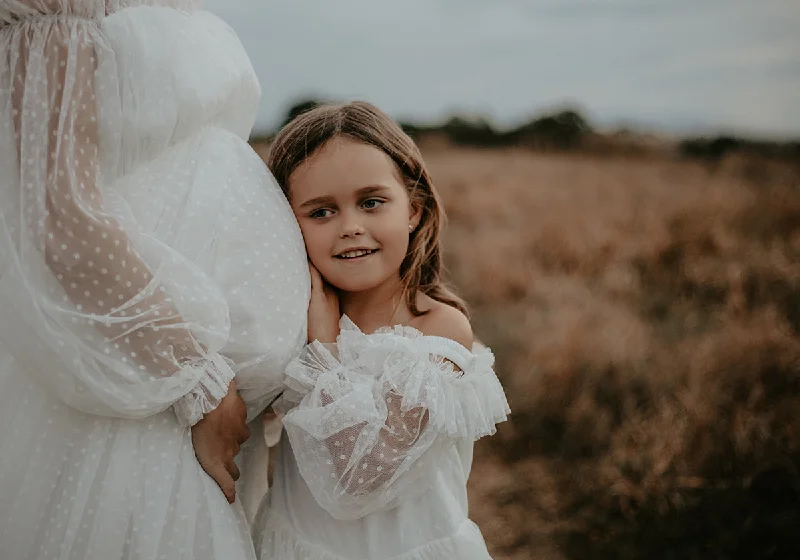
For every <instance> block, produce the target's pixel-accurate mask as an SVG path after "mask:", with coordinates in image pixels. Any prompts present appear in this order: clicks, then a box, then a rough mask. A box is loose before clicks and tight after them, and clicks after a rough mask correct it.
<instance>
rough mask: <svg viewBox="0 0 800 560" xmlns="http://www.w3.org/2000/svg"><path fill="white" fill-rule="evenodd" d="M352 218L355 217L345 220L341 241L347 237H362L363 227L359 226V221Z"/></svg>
mask: <svg viewBox="0 0 800 560" xmlns="http://www.w3.org/2000/svg"><path fill="white" fill-rule="evenodd" d="M354 218H355V216H353V217H352V218H349V219H345V221H344V224H343V226H342V232H341V235H342V238H343V239H346V238H348V237H356V236H359V235H364V226H362V225H361V223H360V222H359V220H357V219H354Z"/></svg>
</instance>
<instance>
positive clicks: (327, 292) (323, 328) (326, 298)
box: [308, 263, 342, 343]
mask: <svg viewBox="0 0 800 560" xmlns="http://www.w3.org/2000/svg"><path fill="white" fill-rule="evenodd" d="M308 268H309V271H310V272H311V301H310V302H309V304H308V341H309V342H313V341H314V340H318V341H320V342H323V343H327V342H336V337H337V336H339V319H341V316H342V315H341V312H340V311H339V295H338V294H337V293H336V289H335V288H334V287H333V286H331V285H330V284H328V283H327V282H326V281H325V280H324V279H323V278H322V275H321V274H320V273H319V270H317V269H316V267H315V266H314V265H313V264H311V263H308Z"/></svg>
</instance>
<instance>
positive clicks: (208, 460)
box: [192, 380, 250, 504]
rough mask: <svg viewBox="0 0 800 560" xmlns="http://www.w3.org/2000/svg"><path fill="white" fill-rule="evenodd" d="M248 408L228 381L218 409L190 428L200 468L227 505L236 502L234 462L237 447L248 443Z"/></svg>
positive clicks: (237, 473)
mask: <svg viewBox="0 0 800 560" xmlns="http://www.w3.org/2000/svg"><path fill="white" fill-rule="evenodd" d="M249 436H250V429H249V428H248V427H247V406H246V405H245V403H244V400H242V397H240V396H239V393H238V392H236V381H235V380H233V381H231V384H230V385H229V386H228V394H227V395H225V397H224V398H223V399H222V401H221V402H220V403H219V406H218V407H217V408H215V409H214V410H212V411H211V412H209V413H208V414H206V415H205V416H204V417H203V419H202V420H200V421H199V422H198V423H197V424H195V425H194V426H192V444H193V445H194V453H195V455H196V456H197V461H198V462H199V463H200V466H201V467H202V468H203V470H204V471H206V472H207V473H208V474H209V475H210V476H211V478H213V479H214V481H215V482H216V483H217V484H218V485H219V487H220V489H221V490H222V492H223V493H224V494H225V497H226V498H227V499H228V502H229V503H231V504H232V503H233V502H234V500H235V499H236V481H237V480H238V479H239V468H238V467H237V466H236V463H234V462H233V459H234V457H236V455H237V454H238V453H239V446H240V445H241V444H243V443H244V442H245V441H247V438H248V437H249Z"/></svg>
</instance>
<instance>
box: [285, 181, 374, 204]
mask: <svg viewBox="0 0 800 560" xmlns="http://www.w3.org/2000/svg"><path fill="white" fill-rule="evenodd" d="M388 190H390V189H389V187H387V186H384V185H367V186H366V187H361V188H360V189H358V190H357V191H356V194H357V195H358V196H367V195H370V194H375V193H378V192H383V191H388ZM333 202H334V198H333V197H332V196H318V197H316V198H311V199H309V200H306V201H305V202H303V203H302V204H300V205H299V206H298V208H306V207H308V206H316V205H318V204H331V203H333Z"/></svg>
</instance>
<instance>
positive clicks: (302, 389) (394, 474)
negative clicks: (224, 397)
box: [279, 319, 509, 519]
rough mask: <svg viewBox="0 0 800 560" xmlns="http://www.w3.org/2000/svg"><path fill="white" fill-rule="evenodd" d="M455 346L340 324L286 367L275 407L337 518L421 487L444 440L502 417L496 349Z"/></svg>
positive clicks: (318, 493) (475, 432)
mask: <svg viewBox="0 0 800 560" xmlns="http://www.w3.org/2000/svg"><path fill="white" fill-rule="evenodd" d="M343 321H344V319H343ZM457 347H458V348H460V346H459V345H458V344H457V343H455V342H452V341H449V340H446V339H440V338H436V337H425V336H422V335H421V334H420V333H419V332H418V331H414V330H413V329H408V328H406V329H399V330H394V331H391V332H383V333H379V334H374V335H364V334H363V333H361V332H360V331H358V330H357V328H355V326H354V325H352V324H347V323H343V324H342V333H341V335H340V336H339V339H338V340H337V343H336V345H333V346H325V345H322V344H319V343H318V342H314V343H312V344H310V345H308V346H307V347H306V349H305V350H304V352H303V353H302V355H301V356H299V357H298V358H297V359H296V360H294V361H293V362H292V363H291V364H290V366H289V368H288V369H287V382H286V384H287V389H286V391H285V393H284V396H283V397H282V400H281V403H280V405H279V409H282V410H286V415H285V417H284V420H283V422H284V426H285V428H286V433H287V436H288V437H289V441H290V443H291V446H292V450H293V452H294V454H295V456H296V459H297V464H298V468H299V470H300V473H301V475H302V476H303V478H304V480H305V481H306V483H307V484H308V486H309V488H310V490H311V492H312V494H313V495H314V497H315V499H316V500H317V502H319V504H320V505H321V506H322V507H323V508H325V509H326V510H327V511H328V512H329V513H330V514H331V515H333V516H334V517H335V518H337V519H355V518H359V517H363V516H364V515H367V514H369V513H372V512H375V511H380V510H383V509H388V508H391V507H393V506H394V505H395V504H396V503H397V502H398V501H399V500H406V499H409V498H410V497H411V496H413V495H414V494H415V493H416V492H419V491H423V490H424V488H425V485H424V484H418V483H419V482H420V480H421V479H424V478H425V477H429V476H430V475H431V474H432V473H433V472H434V471H435V465H436V461H437V456H438V454H440V453H441V452H442V451H443V450H444V449H446V447H447V446H448V445H451V444H452V443H453V442H455V441H456V440H458V439H462V438H469V439H471V440H474V439H478V438H480V437H482V436H484V435H488V434H491V433H494V431H495V424H496V423H497V422H500V421H502V420H505V418H506V415H507V414H508V412H509V409H508V403H507V401H506V398H505V394H504V393H503V389H502V387H501V386H500V383H499V381H498V380H497V377H496V376H495V374H494V372H493V370H492V364H493V360H494V358H493V356H492V354H491V352H490V351H488V349H487V350H486V351H484V352H480V353H478V354H472V353H470V352H468V351H466V349H463V348H461V351H459V350H458V349H457ZM465 353H466V355H465ZM454 363H455V364H457V365H458V366H459V368H460V369H461V370H462V371H458V370H457V369H456V368H454ZM295 403H296V405H295Z"/></svg>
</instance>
